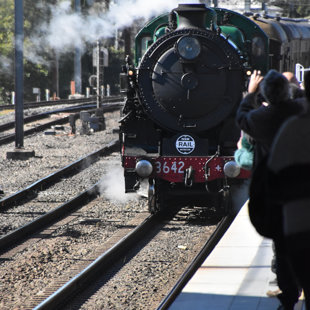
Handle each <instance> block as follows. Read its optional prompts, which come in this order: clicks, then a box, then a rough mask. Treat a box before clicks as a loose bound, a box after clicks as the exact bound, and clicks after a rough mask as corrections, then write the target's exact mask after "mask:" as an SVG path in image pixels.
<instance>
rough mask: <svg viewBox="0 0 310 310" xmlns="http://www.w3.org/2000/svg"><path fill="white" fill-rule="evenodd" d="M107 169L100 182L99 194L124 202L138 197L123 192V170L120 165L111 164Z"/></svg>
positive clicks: (116, 201) (114, 200)
mask: <svg viewBox="0 0 310 310" xmlns="http://www.w3.org/2000/svg"><path fill="white" fill-rule="evenodd" d="M107 171H108V172H107V173H106V174H105V175H104V177H103V178H102V180H101V182H100V189H99V191H100V194H101V195H103V196H104V197H105V198H106V199H108V200H111V201H113V202H115V203H119V202H120V203H126V202H129V201H132V200H136V199H138V198H139V197H138V195H137V194H135V193H131V194H126V193H125V180H124V170H123V168H122V167H121V166H115V164H114V165H113V164H111V166H109V167H107Z"/></svg>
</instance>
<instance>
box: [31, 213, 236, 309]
mask: <svg viewBox="0 0 310 310" xmlns="http://www.w3.org/2000/svg"><path fill="white" fill-rule="evenodd" d="M177 212H178V211H177V210H174V212H173V213H171V214H169V215H167V216H166V217H165V218H164V219H163V218H162V217H157V216H149V217H147V218H141V217H139V218H140V222H141V224H139V225H137V226H136V227H135V228H134V229H132V230H131V231H130V232H129V233H128V234H127V235H126V236H123V237H122V238H121V239H120V240H119V241H117V242H116V243H115V244H113V245H112V246H111V247H110V248H108V249H107V250H106V251H105V252H103V253H102V254H101V255H100V256H98V257H97V258H96V259H95V260H94V261H92V262H91V263H90V264H89V265H87V266H86V267H85V268H84V269H83V270H81V271H80V272H79V273H78V274H76V276H74V277H73V278H72V279H70V280H69V281H68V282H66V283H65V284H64V285H63V286H61V287H60V288H58V289H57V290H56V288H55V287H54V290H55V292H54V293H53V294H51V295H49V296H47V297H46V298H45V299H44V300H43V301H42V302H41V303H40V304H38V305H37V306H36V307H35V308H34V309H36V310H39V309H40V310H43V309H44V310H49V309H57V308H62V309H80V307H81V308H82V309H92V308H91V306H90V305H91V304H93V302H94V300H96V299H100V298H103V296H104V295H105V293H104V292H105V286H109V285H111V284H110V283H109V278H111V277H113V275H115V274H117V273H119V272H120V271H119V270H122V272H128V271H123V269H125V270H126V269H130V268H132V266H129V267H128V266H127V263H128V261H130V260H134V259H136V257H138V256H139V255H140V252H141V251H143V250H144V249H145V248H148V249H149V248H151V247H152V242H153V239H154V238H156V236H158V235H163V234H164V232H165V230H166V229H167V227H168V225H169V223H170V222H171V221H173V218H174V216H176V214H177ZM230 222H231V219H228V218H224V219H223V220H222V221H220V222H219V223H218V224H217V228H216V229H215V231H214V232H213V234H211V237H210V236H209V238H208V241H207V242H206V243H205V244H204V246H203V248H202V250H201V251H200V252H199V253H198V255H197V256H196V257H194V259H193V262H190V263H189V265H190V266H189V267H188V268H186V269H185V272H184V273H183V271H184V270H183V268H184V266H180V268H179V273H181V274H182V276H181V279H185V278H187V277H188V275H189V270H193V266H197V263H198V262H200V260H201V259H202V256H205V257H206V256H207V255H208V254H209V253H210V252H211V251H212V250H213V248H214V247H215V246H216V244H217V242H218V240H219V239H220V238H221V236H222V235H223V234H224V232H225V231H226V229H227V223H230ZM180 233H181V232H180ZM196 250H197V249H196ZM202 253H203V255H202ZM138 260H139V259H138ZM189 261H190V259H189ZM155 264H156V263H155V262H154V265H155ZM172 265H173V264H172ZM137 268H139V266H137ZM167 268H168V269H169V268H171V269H173V267H171V266H170V265H168V266H167ZM196 268H198V266H197V267H196ZM129 272H130V271H129ZM192 272H193V271H192ZM154 276H157V277H158V275H156V274H155V275H154ZM116 277H117V275H116ZM137 277H139V275H137ZM187 280H188V279H187ZM154 282H155V283H156V281H155V280H154ZM180 282H184V280H183V281H180V280H179V281H178V282H177V284H176V285H175V287H179V288H180V284H179V283H180ZM172 283H173V281H171V282H170V283H169V285H168V286H167V287H166V288H165V290H166V289H168V290H169V288H171V285H172ZM183 285H185V284H184V283H183ZM98 286H99V287H100V288H98ZM94 287H96V289H94ZM175 287H174V288H173V289H172V291H173V292H176V289H175ZM92 288H93V289H92ZM95 290H97V291H99V293H98V292H96V293H95V297H94V296H92V297H90V296H88V295H89V294H91V293H90V292H91V291H95ZM47 291H48V292H50V291H51V290H50V288H49V289H48V290H47ZM126 293H127V294H129V295H131V294H132V292H130V291H128V292H126ZM152 293H153V292H150V294H152ZM171 295H173V294H171V293H169V294H168V297H167V300H168V301H166V300H165V301H164V302H163V303H162V305H161V306H160V308H159V309H167V308H166V306H167V305H168V304H169V303H170V302H171V301H172V298H171ZM76 296H78V297H76ZM100 296H101V297H100ZM159 296H160V294H159ZM70 299H71V301H70ZM85 302H86V305H83V304H84V303H85ZM157 303H159V301H157ZM66 305H67V306H66ZM82 305H83V306H82ZM145 307H146V308H147V309H156V308H157V307H156V302H154V304H153V305H150V304H147V303H146V304H144V306H143V305H140V307H139V306H138V307H137V308H136V309H143V308H145ZM105 308H106V307H103V309H105ZM112 308H113V309H114V307H112ZM116 308H117V307H115V309H116ZM133 308H134V307H133V306H132V305H129V307H128V309H133ZM120 309H125V307H123V308H122V307H120Z"/></svg>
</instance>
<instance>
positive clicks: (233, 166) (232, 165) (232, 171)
mask: <svg viewBox="0 0 310 310" xmlns="http://www.w3.org/2000/svg"><path fill="white" fill-rule="evenodd" d="M224 173H225V175H226V176H228V177H229V178H236V177H237V176H238V175H239V174H240V167H239V166H238V165H237V163H236V162H235V161H228V162H227V163H226V164H225V165H224Z"/></svg>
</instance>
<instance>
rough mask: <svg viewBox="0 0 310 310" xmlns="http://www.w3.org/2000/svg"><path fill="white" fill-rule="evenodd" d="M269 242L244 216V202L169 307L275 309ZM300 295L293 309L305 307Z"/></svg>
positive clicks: (180, 309)
mask: <svg viewBox="0 0 310 310" xmlns="http://www.w3.org/2000/svg"><path fill="white" fill-rule="evenodd" d="M272 257H273V251H272V242H271V240H270V239H265V238H263V237H261V236H260V235H259V234H258V233H257V232H256V230H255V229H254V227H253V226H252V224H251V222H250V220H249V217H248V208H247V203H245V204H244V205H243V207H242V208H241V210H240V211H239V213H238V215H237V217H236V218H235V220H234V222H233V223H232V225H231V226H230V228H229V229H228V231H227V232H226V233H225V235H224V236H223V238H222V239H221V240H220V242H219V243H218V245H217V246H216V248H215V249H214V251H213V252H212V253H211V255H210V256H209V257H208V258H207V259H206V260H205V261H204V263H203V264H202V265H201V267H200V268H199V269H198V270H197V272H196V273H195V275H194V276H193V277H192V278H191V280H190V281H189V282H188V283H187V285H186V286H185V287H184V289H183V290H182V292H181V293H180V294H179V296H178V297H177V298H176V300H175V301H174V303H173V304H172V305H171V306H170V307H169V310H189V309H195V310H202V309H203V310H276V309H277V308H278V307H279V305H280V303H279V301H278V299H277V298H276V297H268V296H267V294H266V293H267V292H268V291H275V290H277V289H278V287H277V286H276V285H275V284H274V280H275V278H276V276H275V274H274V273H273V272H272V271H271V260H272ZM305 309H306V308H305V305H304V300H303V298H301V299H300V300H299V302H298V304H296V305H295V310H305Z"/></svg>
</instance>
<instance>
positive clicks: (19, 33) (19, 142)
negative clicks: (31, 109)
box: [15, 0, 24, 148]
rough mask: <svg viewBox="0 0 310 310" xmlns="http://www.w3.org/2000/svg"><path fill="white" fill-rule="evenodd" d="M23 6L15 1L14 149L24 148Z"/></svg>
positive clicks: (17, 0) (21, 2)
mask: <svg viewBox="0 0 310 310" xmlns="http://www.w3.org/2000/svg"><path fill="white" fill-rule="evenodd" d="M23 58H24V4H23V0H15V147H16V148H23V147H24V64H23Z"/></svg>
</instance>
